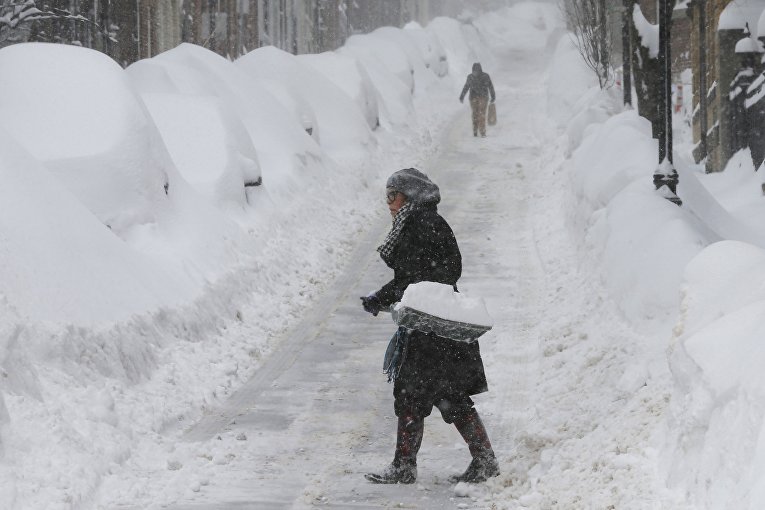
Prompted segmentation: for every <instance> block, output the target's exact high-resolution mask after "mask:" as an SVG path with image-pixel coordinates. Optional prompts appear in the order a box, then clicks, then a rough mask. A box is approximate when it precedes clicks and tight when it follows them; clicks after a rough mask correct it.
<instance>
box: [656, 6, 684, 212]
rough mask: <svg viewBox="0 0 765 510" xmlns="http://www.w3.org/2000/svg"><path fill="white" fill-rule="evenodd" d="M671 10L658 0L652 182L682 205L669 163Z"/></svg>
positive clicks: (672, 200)
mask: <svg viewBox="0 0 765 510" xmlns="http://www.w3.org/2000/svg"><path fill="white" fill-rule="evenodd" d="M671 26H672V9H671V8H670V0H659V68H660V69H661V71H660V72H661V74H662V76H661V87H660V89H661V90H660V95H659V97H660V102H659V108H660V115H659V119H660V128H659V166H658V167H657V168H656V171H655V172H654V175H653V183H654V186H655V187H656V189H657V190H659V191H660V192H661V193H662V195H663V196H664V198H666V199H667V200H669V201H671V202H673V203H675V204H677V205H682V201H681V200H680V198H678V196H677V184H678V181H679V179H678V175H677V170H675V168H674V166H673V163H672V160H673V158H672V51H671V46H672V38H671V33H672V32H671Z"/></svg>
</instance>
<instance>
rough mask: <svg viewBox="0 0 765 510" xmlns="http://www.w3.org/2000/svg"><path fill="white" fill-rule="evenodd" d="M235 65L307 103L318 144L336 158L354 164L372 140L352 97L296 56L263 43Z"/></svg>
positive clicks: (361, 113)
mask: <svg viewBox="0 0 765 510" xmlns="http://www.w3.org/2000/svg"><path fill="white" fill-rule="evenodd" d="M235 66H236V67H237V68H238V69H240V70H241V71H242V72H244V73H247V74H249V75H251V76H252V77H254V78H256V79H258V80H261V81H264V82H269V83H270V86H271V87H275V88H278V89H280V90H283V91H286V92H287V93H288V94H289V95H290V96H291V97H293V98H296V99H298V100H302V101H305V102H306V103H307V104H309V105H310V107H311V109H312V110H313V112H314V114H315V115H316V122H317V123H318V127H319V132H320V145H321V147H322V148H323V149H324V150H325V151H327V153H328V154H329V155H330V156H332V157H333V158H334V159H335V160H337V161H340V162H346V161H352V162H354V163H356V162H357V156H360V155H361V152H359V150H361V149H363V148H364V147H367V146H369V145H370V144H373V143H374V139H373V138H372V136H371V130H370V128H369V126H368V124H367V121H366V120H365V119H364V115H363V112H362V111H361V110H360V109H359V108H358V107H357V105H356V104H355V103H354V102H353V100H352V99H351V98H350V97H349V96H348V95H347V94H345V93H344V92H343V90H342V89H340V88H339V87H337V86H336V85H335V84H334V83H333V82H331V81H330V80H328V79H327V78H326V77H325V76H324V75H323V74H322V73H320V72H318V71H316V70H315V69H314V68H313V67H312V66H310V65H308V64H307V63H305V62H304V61H302V60H300V59H298V58H297V57H296V56H295V55H292V54H291V53H287V52H286V51H283V50H280V49H278V48H275V47H273V46H265V47H262V48H258V49H256V50H254V51H251V52H249V53H248V54H246V55H244V56H242V57H240V58H238V59H237V60H236V62H235Z"/></svg>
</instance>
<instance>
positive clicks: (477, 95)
mask: <svg viewBox="0 0 765 510" xmlns="http://www.w3.org/2000/svg"><path fill="white" fill-rule="evenodd" d="M468 91H470V109H471V110H472V111H473V136H478V132H479V131H480V132H481V136H486V109H487V108H488V106H489V96H491V102H492V103H493V102H494V101H495V100H496V99H497V96H496V94H494V84H493V83H492V82H491V77H489V75H488V74H487V73H484V72H483V69H481V64H479V63H478V62H476V63H475V64H473V72H472V73H470V74H469V75H468V77H467V80H466V81H465V86H464V87H463V88H462V94H460V103H462V102H464V101H465V94H467V93H468Z"/></svg>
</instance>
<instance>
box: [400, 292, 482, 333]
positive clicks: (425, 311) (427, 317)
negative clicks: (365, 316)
mask: <svg viewBox="0 0 765 510" xmlns="http://www.w3.org/2000/svg"><path fill="white" fill-rule="evenodd" d="M391 315H392V316H393V321H394V322H395V323H396V324H398V325H399V326H400V327H404V328H407V329H413V330H416V331H422V332H423V333H434V334H436V335H438V336H440V337H444V338H449V339H451V340H456V341H458V342H468V343H470V342H474V341H476V340H477V339H478V337H480V336H481V335H483V334H484V333H486V332H487V331H489V330H490V329H491V328H492V326H493V325H494V321H493V320H492V318H491V316H490V315H489V312H488V311H487V310H486V304H485V303H484V301H483V299H481V298H474V297H469V296H466V295H465V294H462V293H459V292H455V291H454V288H453V287H452V286H451V285H445V284H443V283H435V282H420V283H415V284H412V285H410V286H409V287H407V289H406V291H405V292H404V296H403V297H402V298H401V301H399V302H398V303H397V304H396V305H395V306H393V308H392V309H391Z"/></svg>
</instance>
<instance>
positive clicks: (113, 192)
mask: <svg viewBox="0 0 765 510" xmlns="http://www.w3.org/2000/svg"><path fill="white" fill-rule="evenodd" d="M0 68H1V69H2V70H3V72H2V79H1V80H0V112H1V113H0V126H2V127H4V128H5V129H6V130H7V131H8V132H9V133H11V136H12V137H13V138H14V139H15V140H16V141H17V142H18V143H19V144H20V145H21V146H22V147H23V148H24V149H25V150H26V151H28V152H29V153H30V154H33V155H34V157H35V158H37V159H38V160H39V161H41V162H42V163H43V164H44V165H45V167H46V168H47V169H49V170H50V171H51V172H52V173H53V174H54V175H55V176H56V177H57V178H58V179H60V181H61V183H62V184H63V185H64V186H66V187H67V188H68V189H69V190H70V191H71V192H72V193H73V194H74V195H75V196H76V197H77V198H78V199H79V200H80V201H81V202H82V203H83V204H84V205H85V206H86V207H87V208H88V209H89V210H90V211H91V212H92V213H93V214H95V215H96V216H97V217H98V218H99V219H100V220H101V221H102V222H103V223H105V224H106V225H109V226H110V227H111V228H113V229H115V230H117V231H122V230H124V229H127V228H129V227H130V226H132V225H135V224H142V223H147V222H151V221H152V218H153V214H154V209H155V208H156V202H158V201H161V200H163V199H164V197H165V193H166V191H167V183H168V176H167V173H168V165H172V162H171V161H170V158H169V157H168V155H167V153H166V151H165V149H164V145H163V143H162V140H161V138H160V136H159V133H158V132H157V130H156V128H155V126H154V124H153V122H152V121H151V119H150V118H149V116H148V115H147V114H146V111H145V110H144V108H143V106H142V104H141V102H140V100H139V99H138V98H137V97H136V95H135V94H134V92H133V89H132V88H131V86H130V83H129V81H128V80H127V78H126V76H125V74H124V72H123V70H122V68H121V67H120V66H119V65H117V63H116V62H114V61H113V60H112V59H110V58H109V57H107V56H106V55H104V54H103V53H99V52H97V51H93V50H89V49H85V48H79V47H76V46H66V45H50V44H43V43H27V44H17V45H12V46H7V47H5V48H3V49H2V50H0Z"/></svg>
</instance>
